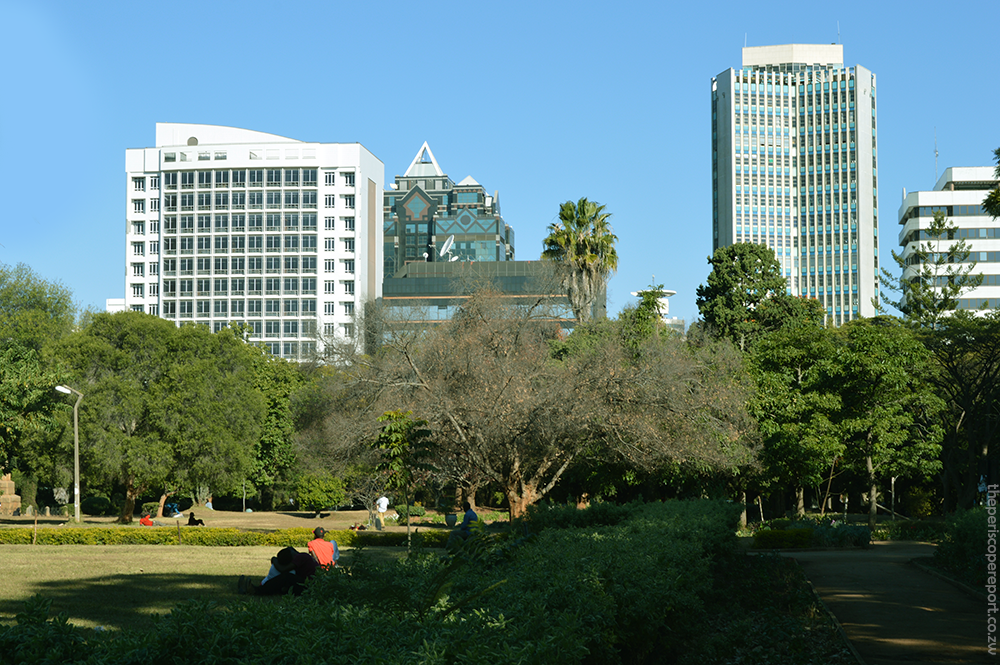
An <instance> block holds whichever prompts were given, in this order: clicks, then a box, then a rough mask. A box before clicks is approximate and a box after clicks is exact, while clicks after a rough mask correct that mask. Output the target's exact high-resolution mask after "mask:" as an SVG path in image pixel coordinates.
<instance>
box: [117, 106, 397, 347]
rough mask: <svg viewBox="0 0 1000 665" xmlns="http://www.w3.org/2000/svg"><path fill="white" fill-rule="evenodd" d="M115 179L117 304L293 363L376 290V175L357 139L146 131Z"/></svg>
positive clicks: (211, 129) (198, 128) (342, 325)
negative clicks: (235, 331) (237, 335)
mask: <svg viewBox="0 0 1000 665" xmlns="http://www.w3.org/2000/svg"><path fill="white" fill-rule="evenodd" d="M125 171H126V174H125V187H126V196H125V198H126V211H125V213H126V229H125V235H126V240H125V252H126V275H125V306H126V308H127V309H131V310H136V311H144V312H147V313H149V314H153V315H156V316H160V317H162V318H165V319H169V320H171V321H176V322H177V323H178V324H181V323H185V322H194V323H202V324H205V325H208V326H210V327H211V328H212V329H213V330H216V331H218V330H220V329H221V328H222V327H223V326H226V325H227V324H229V323H231V322H235V323H241V324H244V325H246V326H247V327H248V328H249V330H250V335H251V336H250V338H251V340H253V341H260V342H264V343H265V344H266V345H267V347H268V349H269V350H270V351H271V352H272V353H273V354H275V355H279V356H281V357H284V358H289V359H299V358H309V357H312V356H313V354H314V352H315V351H316V350H317V349H316V344H317V339H324V338H332V337H337V336H342V337H343V336H346V337H353V335H354V329H353V326H354V323H353V321H354V319H353V316H354V312H355V306H356V304H357V303H360V302H364V301H366V300H367V299H375V298H378V297H380V296H381V295H382V293H381V283H382V279H381V277H382V275H381V270H382V242H381V234H382V208H381V204H382V201H381V195H382V191H383V183H384V167H383V164H382V162H381V161H379V160H378V159H377V158H376V157H375V156H374V155H373V154H372V153H371V152H369V151H368V150H367V149H365V148H364V146H362V145H360V144H358V143H314V142H303V141H297V140H294V139H289V138H285V137H282V136H276V135H274V134H265V133H263V132H257V131H251V130H247V129H239V128H235V127H221V126H214V125H198V124H183V123H157V125H156V141H155V146H154V147H150V148H132V149H128V150H126V151H125Z"/></svg>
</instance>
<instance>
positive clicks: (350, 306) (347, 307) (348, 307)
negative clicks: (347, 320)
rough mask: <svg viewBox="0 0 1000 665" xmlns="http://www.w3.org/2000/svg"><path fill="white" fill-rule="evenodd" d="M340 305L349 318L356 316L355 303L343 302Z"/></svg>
mask: <svg viewBox="0 0 1000 665" xmlns="http://www.w3.org/2000/svg"><path fill="white" fill-rule="evenodd" d="M340 305H341V306H342V307H343V308H344V314H346V315H347V316H354V303H353V302H342V303H340Z"/></svg>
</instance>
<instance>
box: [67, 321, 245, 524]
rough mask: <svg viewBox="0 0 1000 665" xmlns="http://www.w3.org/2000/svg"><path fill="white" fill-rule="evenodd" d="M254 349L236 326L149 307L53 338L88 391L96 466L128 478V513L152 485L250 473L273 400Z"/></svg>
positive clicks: (84, 432)
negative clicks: (250, 358)
mask: <svg viewBox="0 0 1000 665" xmlns="http://www.w3.org/2000/svg"><path fill="white" fill-rule="evenodd" d="M247 351H248V347H246V346H245V345H244V344H243V342H242V341H241V340H240V339H239V338H238V337H237V336H236V335H235V334H234V332H233V331H232V330H230V329H226V330H225V331H223V332H222V333H219V334H215V335H213V334H212V333H211V332H210V331H209V330H208V329H207V328H206V327H204V326H184V327H182V328H178V327H177V326H175V325H174V324H173V323H172V322H170V321H166V320H164V319H159V318H157V317H153V316H148V315H146V314H143V313H141V312H121V313H118V314H113V315H112V314H98V315H96V316H94V318H93V320H92V322H91V323H90V325H88V326H87V327H86V328H85V329H83V330H81V331H79V332H76V333H73V334H72V335H69V336H67V337H66V338H64V339H63V340H61V341H60V342H59V343H58V344H56V345H54V346H53V347H52V349H51V353H52V354H53V355H54V360H55V361H56V362H57V363H58V364H59V365H60V366H62V367H63V368H64V369H65V371H67V373H69V374H70V375H71V376H72V381H73V383H72V384H71V385H74V386H75V387H77V388H78V389H80V390H81V391H82V392H83V393H84V394H85V395H86V396H87V398H86V401H85V402H84V405H83V407H82V408H81V410H80V440H81V457H83V458H84V461H85V463H86V464H87V466H88V472H89V473H91V474H96V475H98V476H100V477H104V478H106V479H107V480H110V481H114V482H120V483H122V484H123V485H124V486H125V505H124V506H123V508H122V513H121V516H120V520H121V521H122V522H125V523H128V522H131V520H132V513H133V510H134V505H135V500H136V499H137V498H138V497H139V496H140V495H141V494H142V493H144V492H145V491H147V490H148V489H150V488H152V487H156V486H161V487H162V486H166V485H169V486H174V485H176V484H178V483H182V484H185V485H187V486H188V487H192V486H194V487H197V486H198V485H210V484H216V483H223V484H224V483H226V482H231V481H233V480H235V479H237V478H242V477H243V476H244V475H245V474H246V472H247V470H248V467H249V464H250V457H251V456H250V452H248V451H252V447H253V442H254V441H255V440H256V439H257V438H258V437H259V430H258V427H259V421H260V417H261V414H262V412H263V409H264V405H263V399H262V397H261V396H260V394H259V393H257V392H256V391H255V390H254V389H253V384H252V375H251V372H250V364H249V363H248V362H247Z"/></svg>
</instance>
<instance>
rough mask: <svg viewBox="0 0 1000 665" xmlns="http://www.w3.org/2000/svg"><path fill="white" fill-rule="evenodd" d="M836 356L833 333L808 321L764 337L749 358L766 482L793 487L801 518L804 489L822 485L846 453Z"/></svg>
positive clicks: (753, 404)
mask: <svg viewBox="0 0 1000 665" xmlns="http://www.w3.org/2000/svg"><path fill="white" fill-rule="evenodd" d="M835 352H836V347H835V346H834V343H833V335H832V331H830V330H829V329H827V328H824V327H822V326H820V325H816V324H815V323H812V324H809V323H806V324H804V325H787V326H784V327H782V328H780V329H778V330H775V331H772V332H769V333H766V334H764V335H763V336H762V337H761V338H760V340H759V341H758V342H757V343H756V344H755V345H754V348H753V351H752V352H751V354H750V366H751V372H752V374H753V375H754V378H755V380H756V383H757V390H756V392H755V394H754V398H753V400H752V402H751V403H752V413H753V414H754V415H755V416H756V418H757V421H758V423H759V424H760V431H761V437H762V440H763V449H762V451H761V462H762V464H763V466H764V475H765V477H764V480H765V482H776V483H778V484H779V486H781V487H790V488H793V489H794V490H795V496H796V512H797V513H798V514H799V515H802V514H803V513H804V512H805V504H804V491H803V488H804V487H805V486H811V487H817V486H819V485H820V484H821V482H822V480H823V476H824V475H825V473H826V471H828V470H829V469H831V467H832V466H833V465H835V464H836V461H837V459H838V458H839V457H840V456H841V455H842V454H843V451H844V446H843V443H842V442H841V439H840V436H839V432H838V429H837V426H836V420H837V416H838V414H839V411H840V393H839V390H838V385H837V383H836V382H835V381H834V379H833V376H832V375H833V373H834V358H835Z"/></svg>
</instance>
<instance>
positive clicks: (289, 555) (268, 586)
mask: <svg viewBox="0 0 1000 665" xmlns="http://www.w3.org/2000/svg"><path fill="white" fill-rule="evenodd" d="M379 508H381V505H380V506H379ZM462 509H463V510H464V511H465V515H464V517H463V518H462V523H461V524H460V525H458V527H457V528H456V529H455V531H454V532H452V535H451V537H450V538H449V539H448V549H449V550H452V549H454V548H455V547H456V546H458V545H460V544H461V542H462V541H464V540H465V539H467V538H469V536H471V535H472V524H473V522H477V521H479V516H478V515H476V512H475V511H474V510H472V507H471V506H470V505H469V502H468V501H466V502H465V503H464V504H463V505H462ZM379 512H380V513H384V512H385V510H384V509H382V510H379ZM325 536H326V529H324V528H323V527H321V526H318V527H316V528H315V529H314V530H313V539H312V540H310V541H309V544H308V547H309V553H308V554H307V553H305V552H299V551H298V550H296V549H295V548H294V547H286V548H284V549H282V550H281V551H280V552H278V554H277V556H274V557H271V568H270V570H268V572H267V576H266V577H264V579H262V580H261V581H260V584H254V582H253V580H252V579H251V578H250V577H248V576H246V575H240V579H239V581H238V582H237V585H236V590H237V592H238V593H240V594H242V595H250V596H283V595H285V594H287V593H292V594H293V595H296V596H298V595H299V594H301V593H302V591H303V590H304V589H305V586H304V583H305V581H306V580H308V579H309V578H311V577H312V576H313V575H315V574H316V571H317V570H318V569H320V568H326V569H330V568H333V567H335V566H336V565H337V561H338V560H339V559H340V550H338V549H337V542H336V541H334V540H327V539H326V538H325Z"/></svg>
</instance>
